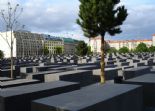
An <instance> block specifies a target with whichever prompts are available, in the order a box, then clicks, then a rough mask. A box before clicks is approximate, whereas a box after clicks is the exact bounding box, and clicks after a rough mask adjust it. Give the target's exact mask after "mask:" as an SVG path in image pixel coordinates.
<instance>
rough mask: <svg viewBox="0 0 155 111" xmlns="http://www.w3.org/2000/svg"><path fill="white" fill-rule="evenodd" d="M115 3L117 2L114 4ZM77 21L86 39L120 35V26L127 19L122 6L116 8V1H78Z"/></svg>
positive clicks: (125, 11)
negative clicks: (107, 34) (106, 34)
mask: <svg viewBox="0 0 155 111" xmlns="http://www.w3.org/2000/svg"><path fill="white" fill-rule="evenodd" d="M116 1H117V2H116ZM80 3H81V4H80V11H79V19H77V23H78V24H79V25H80V26H81V27H82V30H83V32H84V35H85V36H86V37H89V38H90V37H96V36H98V35H101V36H102V37H103V38H104V35H105V33H106V32H108V33H109V34H110V35H115V34H117V33H121V29H120V27H119V26H120V25H122V24H123V21H124V20H125V19H126V17H127V15H128V14H127V10H126V9H125V7H124V6H118V3H119V1H118V0H80Z"/></svg>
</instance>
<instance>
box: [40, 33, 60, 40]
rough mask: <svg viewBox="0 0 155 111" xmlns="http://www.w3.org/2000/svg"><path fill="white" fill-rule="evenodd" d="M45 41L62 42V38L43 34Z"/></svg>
mask: <svg viewBox="0 0 155 111" xmlns="http://www.w3.org/2000/svg"><path fill="white" fill-rule="evenodd" d="M42 36H43V37H44V39H45V40H51V41H62V38H60V37H56V36H51V35H47V34H42Z"/></svg>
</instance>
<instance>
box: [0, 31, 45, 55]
mask: <svg viewBox="0 0 155 111" xmlns="http://www.w3.org/2000/svg"><path fill="white" fill-rule="evenodd" d="M1 35H2V36H3V37H4V38H3V37H2V36H1V37H0V45H1V47H0V50H2V51H3V52H4V55H5V57H7V58H8V57H10V47H9V46H8V44H7V42H6V38H7V41H8V43H9V44H10V43H11V31H8V32H3V33H1ZM12 39H13V40H14V45H13V57H25V56H36V55H42V54H43V53H42V50H43V42H44V41H43V37H42V36H41V34H36V33H30V32H28V31H14V32H13V34H12Z"/></svg>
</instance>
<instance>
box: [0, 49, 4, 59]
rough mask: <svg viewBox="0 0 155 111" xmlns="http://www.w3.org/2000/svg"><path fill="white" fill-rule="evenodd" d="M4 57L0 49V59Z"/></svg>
mask: <svg viewBox="0 0 155 111" xmlns="http://www.w3.org/2000/svg"><path fill="white" fill-rule="evenodd" d="M2 58H4V53H3V51H1V50H0V59H2Z"/></svg>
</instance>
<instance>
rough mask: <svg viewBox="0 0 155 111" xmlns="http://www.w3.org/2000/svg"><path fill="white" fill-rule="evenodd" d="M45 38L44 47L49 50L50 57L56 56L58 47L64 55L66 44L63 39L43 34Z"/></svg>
mask: <svg viewBox="0 0 155 111" xmlns="http://www.w3.org/2000/svg"><path fill="white" fill-rule="evenodd" d="M43 37H44V47H45V48H47V49H48V50H49V55H53V54H56V53H57V52H56V48H57V47H60V48H61V49H62V53H63V50H64V42H63V39H62V38H60V37H55V36H51V35H45V34H43Z"/></svg>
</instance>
